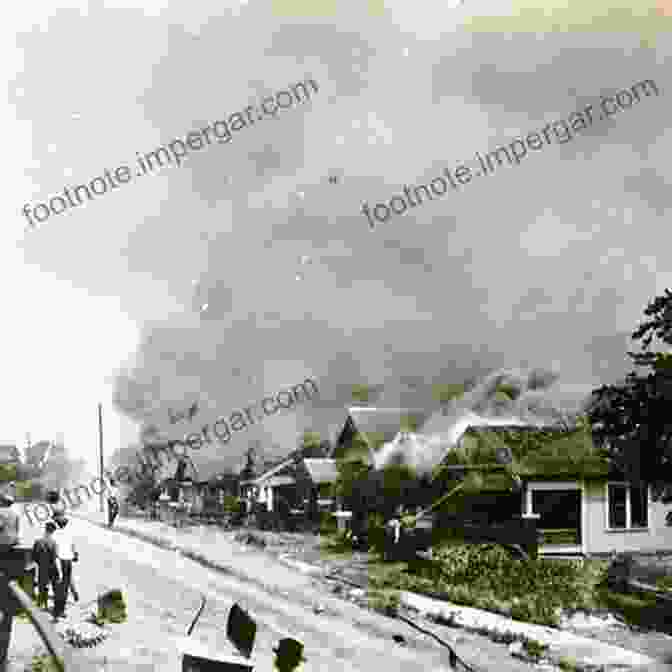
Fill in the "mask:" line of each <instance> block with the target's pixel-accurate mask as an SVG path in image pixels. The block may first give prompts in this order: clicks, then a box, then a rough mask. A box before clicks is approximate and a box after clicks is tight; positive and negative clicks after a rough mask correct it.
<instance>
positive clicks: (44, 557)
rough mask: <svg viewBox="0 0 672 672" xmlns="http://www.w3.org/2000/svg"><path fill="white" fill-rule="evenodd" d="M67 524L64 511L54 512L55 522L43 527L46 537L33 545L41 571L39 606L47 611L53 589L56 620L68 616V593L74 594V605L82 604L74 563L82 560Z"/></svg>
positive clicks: (34, 554)
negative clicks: (76, 586)
mask: <svg viewBox="0 0 672 672" xmlns="http://www.w3.org/2000/svg"><path fill="white" fill-rule="evenodd" d="M68 522H69V521H68V519H67V518H66V517H65V514H64V513H63V512H62V511H55V512H54V515H53V519H52V520H48V521H47V522H46V524H45V526H44V536H43V537H42V538H40V539H37V540H36V541H35V543H34V544H33V560H34V561H35V563H36V564H37V571H38V597H37V604H38V606H40V607H42V608H43V609H46V608H47V600H48V597H49V587H50V586H51V588H52V591H53V594H54V611H53V616H54V618H55V619H58V618H64V617H65V606H66V603H67V598H68V594H69V593H72V597H73V598H74V600H75V602H78V601H79V594H78V593H77V589H76V588H75V583H74V581H73V575H72V564H73V562H77V561H78V560H79V555H78V553H77V550H76V549H75V543H74V540H73V538H72V536H71V535H70V531H69V529H68Z"/></svg>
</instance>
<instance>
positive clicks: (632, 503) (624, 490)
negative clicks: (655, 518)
mask: <svg viewBox="0 0 672 672" xmlns="http://www.w3.org/2000/svg"><path fill="white" fill-rule="evenodd" d="M648 500H649V490H648V486H646V485H643V484H642V485H635V484H628V483H609V484H607V509H608V512H609V520H608V527H609V529H613V530H619V529H620V530H624V529H632V528H646V527H648V524H649V516H648V513H649V507H648Z"/></svg>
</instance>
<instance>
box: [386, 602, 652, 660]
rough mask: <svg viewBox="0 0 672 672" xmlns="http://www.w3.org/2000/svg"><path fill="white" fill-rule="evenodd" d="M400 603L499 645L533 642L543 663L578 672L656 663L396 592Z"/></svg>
mask: <svg viewBox="0 0 672 672" xmlns="http://www.w3.org/2000/svg"><path fill="white" fill-rule="evenodd" d="M399 599H400V602H401V603H402V604H404V605H405V606H407V607H410V608H412V609H415V610H417V611H419V612H421V613H425V614H430V615H432V616H434V617H439V618H440V619H441V620H442V621H444V622H447V623H449V624H451V625H453V626H457V627H461V628H464V629H465V630H469V631H472V632H478V633H481V634H487V635H488V636H490V637H495V638H497V639H500V641H501V638H504V637H512V638H515V639H516V640H525V639H528V640H536V641H537V642H539V643H541V644H543V645H545V646H547V647H548V650H547V653H546V654H545V655H544V657H545V658H546V659H548V660H550V661H551V662H552V663H554V664H558V663H559V662H560V660H561V659H562V658H572V659H573V660H574V662H575V669H576V670H578V671H579V672H594V671H595V670H600V671H603V672H611V671H612V670H613V671H615V670H631V669H638V668H642V667H643V666H644V665H652V664H654V663H656V662H658V661H656V660H654V659H653V658H649V657H648V656H645V655H642V654H640V653H636V652H634V651H628V650H627V649H622V648H621V647H618V646H613V645H612V644H605V643H604V642H600V641H599V640H596V639H589V638H587V637H580V636H578V635H573V634H571V633H568V632H563V631H562V630H556V629H554V628H549V627H546V626H542V625H535V624H533V623H525V622H523V621H514V620H513V619H510V618H507V617H505V616H500V615H498V614H493V613H491V612H488V611H483V610H481V609H474V608H473V607H464V606H461V605H457V604H452V603H450V602H441V601H438V600H434V599H431V598H429V597H425V596H424V595H418V594H416V593H410V592H407V591H399Z"/></svg>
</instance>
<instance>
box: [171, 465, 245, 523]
mask: <svg viewBox="0 0 672 672" xmlns="http://www.w3.org/2000/svg"><path fill="white" fill-rule="evenodd" d="M239 486H240V477H239V476H238V474H234V473H231V472H228V471H225V470H224V469H223V468H222V465H221V464H218V463H217V462H213V461H201V460H199V459H198V458H191V459H186V460H180V461H179V463H178V462H176V461H173V462H172V463H169V464H167V465H164V466H163V467H162V468H161V471H160V474H159V487H160V488H161V489H162V490H163V491H164V493H166V494H167V495H168V497H169V498H170V500H172V501H174V502H182V503H184V504H188V505H189V508H190V510H191V512H192V513H203V512H205V511H208V510H210V511H218V510H220V509H221V508H222V504H223V502H224V497H226V496H227V495H229V496H233V497H237V496H238V495H239Z"/></svg>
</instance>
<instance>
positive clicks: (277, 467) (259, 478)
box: [249, 457, 294, 485]
mask: <svg viewBox="0 0 672 672" xmlns="http://www.w3.org/2000/svg"><path fill="white" fill-rule="evenodd" d="M292 464H294V457H290V458H289V459H286V460H283V461H282V462H280V464H276V465H275V466H274V467H273V468H272V469H268V470H267V471H265V472H264V473H263V474H260V475H259V476H257V477H256V478H255V479H253V480H252V481H249V483H254V484H255V485H258V484H260V483H264V482H265V481H268V479H270V478H271V477H272V476H275V475H276V474H277V473H278V472H280V471H282V470H283V469H285V468H286V467H288V466H290V465H292Z"/></svg>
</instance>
